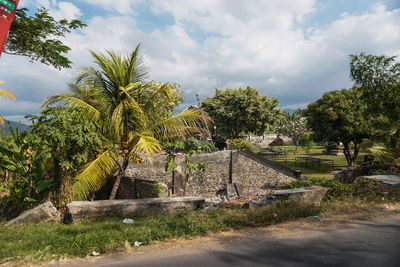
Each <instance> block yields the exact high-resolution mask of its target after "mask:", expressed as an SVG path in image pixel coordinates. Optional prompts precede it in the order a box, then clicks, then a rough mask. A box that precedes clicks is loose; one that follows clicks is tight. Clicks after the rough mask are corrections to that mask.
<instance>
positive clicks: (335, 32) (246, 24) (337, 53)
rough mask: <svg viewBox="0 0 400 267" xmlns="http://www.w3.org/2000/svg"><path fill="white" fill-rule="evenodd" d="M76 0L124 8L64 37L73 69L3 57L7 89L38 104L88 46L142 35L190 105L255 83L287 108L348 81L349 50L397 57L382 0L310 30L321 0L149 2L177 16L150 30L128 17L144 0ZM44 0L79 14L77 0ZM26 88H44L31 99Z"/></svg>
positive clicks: (117, 45)
mask: <svg viewBox="0 0 400 267" xmlns="http://www.w3.org/2000/svg"><path fill="white" fill-rule="evenodd" d="M80 1H84V2H86V3H89V4H93V5H94V4H96V5H98V6H100V7H103V8H105V9H113V10H116V11H118V12H120V13H121V14H122V15H121V14H115V15H114V16H111V17H104V16H95V17H93V18H92V19H90V20H89V21H87V24H88V26H87V27H86V28H84V29H83V30H82V31H81V32H74V33H72V34H70V35H69V36H68V37H67V38H66V39H65V43H66V44H67V45H68V46H70V47H71V48H72V50H71V52H70V53H69V58H70V59H71V60H72V61H73V62H74V69H72V70H63V71H61V72H58V71H56V70H54V69H52V68H49V67H46V66H43V65H40V64H38V63H35V64H30V63H27V60H26V59H25V58H18V57H11V56H4V58H3V57H2V64H0V78H2V79H3V80H6V82H7V86H8V85H9V87H7V89H13V88H15V90H16V91H15V92H16V94H17V97H18V99H20V100H21V101H28V100H30V99H32V98H34V99H35V100H34V101H33V102H35V103H37V102H40V101H39V99H40V98H42V97H43V96H46V95H49V94H54V93H57V92H60V91H62V90H64V89H65V88H66V83H67V82H69V81H70V80H71V78H72V77H73V73H74V72H75V71H76V70H77V67H79V66H87V65H90V64H91V62H92V59H91V57H90V54H89V52H88V49H92V50H95V51H100V52H101V51H105V50H106V49H113V50H116V51H122V52H124V53H126V52H129V51H132V50H133V49H134V48H135V47H136V45H137V44H138V43H141V44H142V51H143V54H144V56H145V61H146V64H147V65H148V66H149V68H150V69H151V72H152V77H153V79H154V80H155V81H161V82H166V81H174V82H177V83H179V84H181V85H182V89H183V90H184V92H185V97H186V100H187V102H186V105H189V104H191V103H193V104H194V103H195V94H196V93H198V94H199V95H200V97H201V98H204V97H206V96H212V95H213V94H214V89H215V88H216V87H217V88H225V87H239V86H243V87H244V86H247V85H249V86H253V87H255V88H257V89H259V90H260V92H261V93H262V94H266V95H268V96H271V95H274V96H277V97H279V99H280V101H281V105H282V106H288V107H298V106H304V103H309V102H311V101H314V100H315V99H317V98H319V97H320V96H321V95H322V93H323V92H325V91H328V90H332V89H338V88H342V87H349V86H351V82H350V81H349V80H348V55H349V54H357V53H359V52H361V51H366V52H367V53H373V54H382V53H385V54H387V55H400V48H399V46H398V44H399V43H400V23H399V21H400V9H397V10H394V11H387V10H386V9H385V6H384V5H383V4H379V3H378V4H376V5H374V6H373V7H372V8H371V9H369V10H367V11H365V13H363V14H361V15H352V14H343V15H342V16H341V17H339V18H338V19H337V20H336V21H333V22H332V23H329V24H327V25H322V26H314V27H313V28H308V29H305V28H304V27H303V25H302V21H303V20H305V18H307V17H310V16H312V15H313V14H314V13H316V12H318V8H320V7H321V4H320V3H317V2H316V1H313V0H302V1H289V0H285V1H273V0H270V1H256V0H250V1H215V0H203V1H185V2H183V1H177V0H164V1H151V4H150V5H151V6H150V7H151V10H152V11H153V12H154V13H155V14H159V13H165V12H168V13H171V14H172V15H173V16H174V18H175V21H176V24H175V25H172V26H167V27H164V28H163V29H162V30H161V29H157V30H155V31H153V32H151V33H148V32H144V31H143V30H141V29H140V27H139V25H138V22H137V21H136V18H135V17H132V16H128V15H126V14H128V13H129V14H132V12H133V11H132V10H133V9H135V8H136V7H137V6H138V5H142V4H143V3H144V2H143V1H141V0H138V1H118V2H116V1H102V0H100V1H94V0H80ZM47 2H48V4H49V5H51V6H57V7H58V8H59V9H60V10H61V9H64V10H70V12H71V13H70V14H71V16H73V15H74V16H79V12H78V11H77V10H76V9H74V7H73V6H74V5H65V6H63V5H61V3H67V2H57V1H47ZM43 3H44V4H45V2H43ZM78 6H79V5H78ZM74 10H75V11H74ZM78 10H79V9H78ZM197 32H200V33H203V34H204V37H203V40H202V41H196V40H195V38H194V36H195V33H197ZM195 37H196V36H195ZM200 39H201V38H200ZM3 77H7V79H6V78H3ZM26 88H29V89H31V90H32V92H34V93H32V94H34V95H38V96H37V97H32V96H31V95H29V92H28V91H27V90H28V89H26ZM27 93H28V94H27ZM39 95H40V97H39ZM3 110H4V109H3ZM3 112H4V111H3ZM10 114H11V113H10Z"/></svg>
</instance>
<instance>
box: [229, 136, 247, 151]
mask: <svg viewBox="0 0 400 267" xmlns="http://www.w3.org/2000/svg"><path fill="white" fill-rule="evenodd" d="M229 143H231V144H232V145H234V146H235V147H237V148H239V149H241V150H244V149H248V150H250V148H251V146H250V144H249V142H247V141H246V140H243V139H241V138H236V139H231V140H229Z"/></svg>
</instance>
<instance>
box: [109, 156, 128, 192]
mask: <svg viewBox="0 0 400 267" xmlns="http://www.w3.org/2000/svg"><path fill="white" fill-rule="evenodd" d="M128 164H129V158H128V157H124V161H123V163H122V166H121V168H120V169H119V171H118V174H117V178H116V179H115V183H114V186H113V188H112V190H111V194H110V198H109V200H114V199H115V196H116V195H117V192H118V188H119V184H120V183H121V180H122V176H124V175H125V170H126V168H127V167H128Z"/></svg>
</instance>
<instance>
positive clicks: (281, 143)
mask: <svg viewBox="0 0 400 267" xmlns="http://www.w3.org/2000/svg"><path fill="white" fill-rule="evenodd" d="M269 146H287V144H286V143H285V142H284V141H283V139H282V138H280V137H277V138H276V139H275V140H274V141H272V142H271V143H270V144H269Z"/></svg>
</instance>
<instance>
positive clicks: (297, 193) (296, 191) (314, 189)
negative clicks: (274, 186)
mask: <svg viewBox="0 0 400 267" xmlns="http://www.w3.org/2000/svg"><path fill="white" fill-rule="evenodd" d="M326 192H328V188H326V187H322V186H309V187H302V188H293V189H285V190H274V191H272V192H271V195H272V196H273V197H275V198H277V199H279V200H302V201H306V202H312V203H315V204H319V203H321V201H322V199H323V198H324V196H325V195H326Z"/></svg>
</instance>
